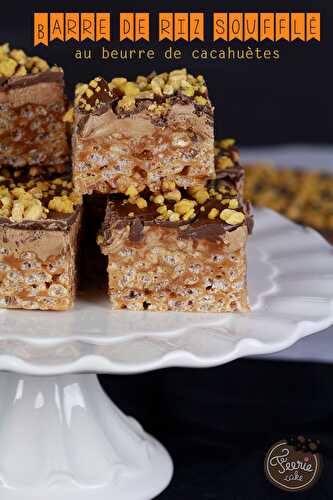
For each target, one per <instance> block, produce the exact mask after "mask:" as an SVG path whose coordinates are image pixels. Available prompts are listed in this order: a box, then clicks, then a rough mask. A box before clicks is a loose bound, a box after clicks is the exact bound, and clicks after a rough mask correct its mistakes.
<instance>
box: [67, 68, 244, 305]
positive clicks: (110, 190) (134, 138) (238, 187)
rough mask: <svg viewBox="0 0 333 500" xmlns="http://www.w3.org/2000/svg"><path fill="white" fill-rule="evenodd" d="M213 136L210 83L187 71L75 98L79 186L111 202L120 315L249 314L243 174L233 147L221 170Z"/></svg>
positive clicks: (109, 244) (105, 233) (114, 287)
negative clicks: (150, 312) (126, 311)
mask: <svg viewBox="0 0 333 500" xmlns="http://www.w3.org/2000/svg"><path fill="white" fill-rule="evenodd" d="M213 126H214V123H213V107H212V104H211V102H210V99H209V96H208V91H207V86H206V83H205V81H204V78H203V77H202V76H198V77H194V76H192V75H190V74H188V73H187V71H186V70H175V71H171V72H170V73H162V74H159V75H156V74H152V75H150V76H148V77H143V76H138V77H137V79H136V81H133V82H132V81H127V79H126V78H114V79H113V80H111V81H110V82H107V81H106V80H104V79H103V78H101V77H96V78H94V79H93V80H92V81H90V83H89V84H80V85H79V86H78V87H77V92H76V99H75V109H74V130H73V137H72V147H73V180H74V185H75V188H76V190H77V191H78V192H79V193H80V194H82V195H84V194H86V195H91V194H92V193H93V192H99V193H104V194H107V195H108V201H107V207H106V214H105V219H104V223H103V226H102V229H101V231H100V234H99V236H98V243H99V245H100V247H101V250H102V252H103V254H105V255H107V257H108V276H109V296H110V300H111V307H112V308H113V309H130V310H153V311H212V312H225V311H246V310H248V300H247V287H246V252H245V246H246V241H247V237H248V234H249V233H250V232H251V228H252V227H251V226H252V219H251V215H250V212H249V205H248V204H247V203H246V202H245V201H244V200H243V179H244V171H243V169H242V168H241V167H240V165H239V156H238V152H237V150H236V148H235V146H234V141H233V140H224V141H221V143H220V145H219V147H218V151H216V161H215V160H214V134H213Z"/></svg>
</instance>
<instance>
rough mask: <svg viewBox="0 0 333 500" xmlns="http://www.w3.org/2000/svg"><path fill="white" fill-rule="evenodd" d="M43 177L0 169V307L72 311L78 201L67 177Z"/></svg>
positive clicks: (32, 171) (38, 171)
mask: <svg viewBox="0 0 333 500" xmlns="http://www.w3.org/2000/svg"><path fill="white" fill-rule="evenodd" d="M45 171H46V167H42V168H37V167H33V168H32V169H28V171H27V170H26V169H15V170H14V172H10V171H9V169H7V168H2V169H0V307H4V308H14V309H17V308H18V309H44V310H65V309H69V308H70V307H72V305H73V301H74V297H75V288H76V275H77V272H76V256H77V246H78V233H79V228H80V223H81V212H82V210H81V199H80V197H79V196H77V195H76V194H75V193H74V192H73V189H72V182H71V179H70V178H69V177H68V176H66V175H63V176H59V175H58V174H56V173H55V172H54V169H50V170H49V175H48V176H46V175H45ZM42 173H43V175H41V174H42ZM31 174H33V175H31Z"/></svg>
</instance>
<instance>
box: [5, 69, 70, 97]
mask: <svg viewBox="0 0 333 500" xmlns="http://www.w3.org/2000/svg"><path fill="white" fill-rule="evenodd" d="M49 82H56V83H59V84H61V85H63V84H64V74H63V72H62V71H42V72H41V73H36V74H34V75H31V74H30V75H25V76H13V77H11V78H8V79H7V78H3V77H1V78H0V92H1V91H5V90H9V89H15V88H24V87H30V86H31V85H36V84H38V83H49Z"/></svg>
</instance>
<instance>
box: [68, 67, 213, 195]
mask: <svg viewBox="0 0 333 500" xmlns="http://www.w3.org/2000/svg"><path fill="white" fill-rule="evenodd" d="M74 115H75V122H74V133H73V172H74V182H75V185H76V187H77V189H78V190H79V191H80V192H82V193H91V192H93V191H99V192H104V193H112V192H122V193H124V192H126V190H127V189H128V188H129V187H130V186H134V187H135V188H136V189H137V190H138V191H143V190H144V189H145V188H146V187H148V188H149V189H150V190H151V191H152V192H157V191H159V190H160V188H161V184H162V182H163V180H169V181H174V182H175V183H176V184H177V185H178V186H180V187H185V188H187V187H189V186H193V185H198V184H201V185H204V184H205V182H206V181H207V179H209V178H214V176H215V171H214V144H213V108H212V106H211V103H210V101H209V98H208V94H207V87H206V85H205V83H204V80H203V78H202V77H197V78H194V77H193V76H192V75H189V74H188V73H187V72H186V70H178V71H175V72H171V73H163V74H162V75H155V74H154V75H150V76H149V77H138V78H137V81H136V82H128V81H127V80H126V79H125V78H114V79H113V80H112V81H111V82H110V83H108V82H106V81H105V80H104V79H102V78H101V77H97V78H96V79H94V80H92V81H91V82H90V83H89V85H86V86H85V85H81V86H79V90H78V91H77V96H76V106H75V113H74Z"/></svg>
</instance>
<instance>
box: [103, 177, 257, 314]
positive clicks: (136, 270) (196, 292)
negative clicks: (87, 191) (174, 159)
mask: <svg viewBox="0 0 333 500" xmlns="http://www.w3.org/2000/svg"><path fill="white" fill-rule="evenodd" d="M176 191H178V192H180V191H179V190H176ZM180 194H181V196H180V197H178V199H170V197H169V198H168V199H166V198H165V196H164V195H163V193H160V194H158V195H152V194H151V193H149V192H148V191H145V192H143V193H142V195H141V196H140V197H136V198H135V197H134V198H132V199H131V198H125V197H119V196H118V198H117V196H110V200H109V202H108V206H107V210H106V216H105V221H104V224H103V227H102V231H101V233H100V235H99V237H98V243H99V244H100V246H101V250H102V252H103V253H104V254H105V255H107V256H108V274H109V296H110V300H111V306H112V308H113V309H130V310H151V311H191V312H193V311H210V312H228V311H247V310H248V309H249V306H248V300H247V285H246V252H245V246H246V241H247V236H248V234H249V233H250V232H251V230H252V218H251V215H250V211H249V206H248V204H247V203H244V202H243V201H242V198H241V197H240V196H239V194H238V192H237V190H236V189H235V187H234V185H233V184H232V183H230V182H227V181H224V180H217V181H213V183H212V184H211V185H210V186H209V187H208V188H204V187H200V186H197V187H195V188H189V189H188V190H187V191H185V190H182V191H181V192H180Z"/></svg>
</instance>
